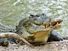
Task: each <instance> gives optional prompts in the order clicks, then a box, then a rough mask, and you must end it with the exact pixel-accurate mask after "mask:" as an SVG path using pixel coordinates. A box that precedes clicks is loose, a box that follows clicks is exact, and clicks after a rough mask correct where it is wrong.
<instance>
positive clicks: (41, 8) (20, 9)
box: [0, 0, 68, 36]
mask: <svg viewBox="0 0 68 51" xmlns="http://www.w3.org/2000/svg"><path fill="white" fill-rule="evenodd" d="M37 13H45V14H46V15H47V16H48V17H52V18H55V17H59V18H61V19H63V23H62V28H61V29H60V30H59V31H60V33H61V34H62V35H63V36H67V35H68V0H0V23H2V24H4V25H6V26H8V27H11V28H12V27H13V28H15V26H16V25H17V24H18V22H19V21H20V20H21V19H22V18H24V17H28V16H29V14H37Z"/></svg>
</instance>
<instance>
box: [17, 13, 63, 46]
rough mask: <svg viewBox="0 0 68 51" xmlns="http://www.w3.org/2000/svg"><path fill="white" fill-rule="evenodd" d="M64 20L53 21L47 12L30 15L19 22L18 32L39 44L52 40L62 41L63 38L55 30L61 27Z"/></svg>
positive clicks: (31, 41) (29, 40)
mask: <svg viewBox="0 0 68 51" xmlns="http://www.w3.org/2000/svg"><path fill="white" fill-rule="evenodd" d="M61 22H62V20H60V19H59V20H56V21H53V20H52V19H51V18H49V17H47V16H46V15H45V14H39V15H30V17H29V18H24V19H23V20H21V21H20V22H19V25H18V26H17V28H16V30H17V31H16V33H18V34H20V35H21V36H22V37H24V38H25V39H26V40H27V41H28V42H30V43H31V44H35V45H39V44H45V43H46V42H51V41H60V40H63V38H62V37H61V36H60V35H59V34H58V33H57V32H55V31H54V29H57V28H59V27H60V25H59V24H60V23H61Z"/></svg>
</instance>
